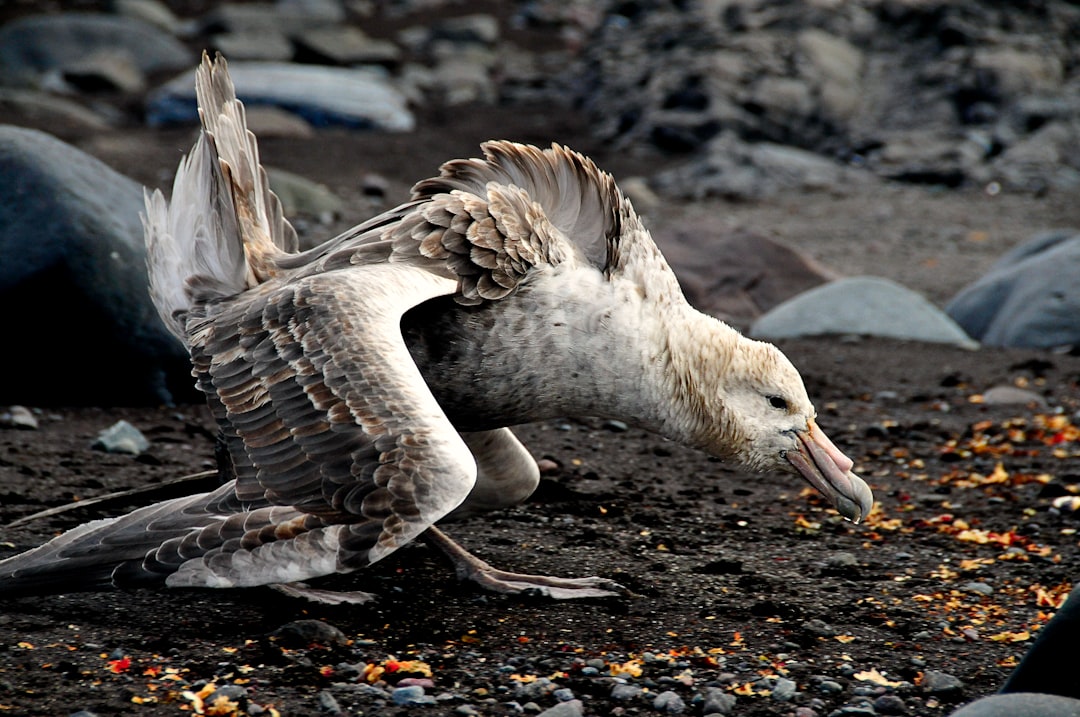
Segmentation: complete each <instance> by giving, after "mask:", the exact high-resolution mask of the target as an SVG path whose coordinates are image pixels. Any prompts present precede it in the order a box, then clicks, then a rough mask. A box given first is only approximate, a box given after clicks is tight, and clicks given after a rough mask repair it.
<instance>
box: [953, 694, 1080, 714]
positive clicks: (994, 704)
mask: <svg viewBox="0 0 1080 717" xmlns="http://www.w3.org/2000/svg"><path fill="white" fill-rule="evenodd" d="M949 717H1080V700H1077V699H1074V698H1072V697H1062V696H1060V695H1048V694H1042V693H1035V692H1010V693H1005V694H997V695H990V696H989V697H983V698H982V699H978V700H975V701H974V702H972V703H970V704H968V705H964V706H963V707H961V708H960V709H958V710H957V711H955V712H953V713H952V714H951V715H949Z"/></svg>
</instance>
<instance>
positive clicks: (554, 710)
mask: <svg viewBox="0 0 1080 717" xmlns="http://www.w3.org/2000/svg"><path fill="white" fill-rule="evenodd" d="M584 714H585V706H584V705H583V704H582V703H581V700H570V701H569V702H560V703H559V704H557V705H555V706H554V707H549V708H548V709H546V710H544V711H543V712H541V713H540V714H539V715H538V717H582V715H584Z"/></svg>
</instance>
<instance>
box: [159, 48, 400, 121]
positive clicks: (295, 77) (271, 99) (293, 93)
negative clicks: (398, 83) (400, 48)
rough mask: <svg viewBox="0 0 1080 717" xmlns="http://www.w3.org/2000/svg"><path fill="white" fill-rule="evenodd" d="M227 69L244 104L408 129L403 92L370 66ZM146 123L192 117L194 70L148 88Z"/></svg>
mask: <svg viewBox="0 0 1080 717" xmlns="http://www.w3.org/2000/svg"><path fill="white" fill-rule="evenodd" d="M229 75H230V76H231V77H232V80H233V84H234V85H235V86H236V96H237V97H239V98H240V99H241V100H243V102H244V104H245V105H247V106H249V107H252V106H256V105H272V106H276V107H280V108H282V109H286V110H289V111H290V112H294V113H296V114H298V115H300V116H301V117H303V118H304V119H306V120H307V121H308V122H310V123H311V124H313V125H315V126H316V127H324V126H328V125H343V126H346V127H357V128H372V129H379V130H385V131H388V132H410V131H412V130H413V128H414V127H415V126H416V119H415V117H414V116H413V114H412V112H411V111H410V110H409V108H408V100H407V99H406V97H405V95H404V94H402V93H401V92H400V91H399V90H397V89H396V88H395V87H394V86H393V85H391V84H390V83H389V82H387V81H386V80H385V79H383V78H382V77H380V76H378V75H377V74H375V73H374V72H368V71H365V70H354V69H350V68H345V67H327V66H322V65H293V64H289V63H279V62H233V63H230V64H229ZM146 116H147V121H148V122H149V123H150V124H151V125H166V124H172V123H184V122H192V123H193V122H198V118H199V115H198V108H197V106H196V103H195V70H194V68H193V69H191V70H190V71H189V72H185V73H183V74H182V75H180V76H179V77H176V78H174V79H173V80H171V81H170V82H168V83H167V84H165V85H163V86H162V87H160V88H158V89H157V90H155V91H154V92H152V93H151V94H150V97H149V98H148V99H147V108H146Z"/></svg>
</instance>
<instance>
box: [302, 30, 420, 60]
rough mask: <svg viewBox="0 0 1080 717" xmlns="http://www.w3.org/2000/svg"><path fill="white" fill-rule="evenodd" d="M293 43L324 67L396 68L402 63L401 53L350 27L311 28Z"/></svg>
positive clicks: (392, 46) (397, 49)
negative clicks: (379, 66) (327, 64)
mask: <svg viewBox="0 0 1080 717" xmlns="http://www.w3.org/2000/svg"><path fill="white" fill-rule="evenodd" d="M293 40H294V42H296V44H297V46H298V47H300V48H301V50H302V51H304V52H306V53H308V54H310V55H311V56H312V57H314V58H315V60H316V61H318V62H323V63H329V64H336V65H360V64H368V63H372V64H381V65H396V64H398V63H399V62H400V61H401V49H400V48H399V47H398V46H397V45H395V44H394V43H393V42H390V41H389V40H378V39H373V38H371V37H368V36H367V35H366V34H365V33H364V32H363V31H361V30H360V29H358V28H356V27H352V26H349V25H343V26H334V27H315V28H310V29H308V30H304V31H303V32H300V33H298V34H297V35H296V36H295V37H294V38H293Z"/></svg>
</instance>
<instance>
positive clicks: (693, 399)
mask: <svg viewBox="0 0 1080 717" xmlns="http://www.w3.org/2000/svg"><path fill="white" fill-rule="evenodd" d="M668 317H669V320H667V321H665V322H664V345H665V347H666V356H665V361H664V362H663V363H662V364H657V365H655V366H651V367H649V368H650V369H652V370H653V371H657V372H658V374H659V375H656V376H655V377H654V378H653V379H652V380H651V381H650V384H651V385H655V386H660V387H661V389H660V390H661V391H662V392H663V395H661V396H658V397H657V398H656V400H655V401H654V404H655V405H657V406H659V407H660V409H661V410H660V413H659V415H658V416H657V417H656V419H657V425H656V426H655V427H654V430H656V431H657V432H658V433H661V434H663V435H665V436H667V437H669V438H671V439H672V440H676V441H679V442H681V443H684V444H687V445H692V446H695V447H698V448H706V447H709V448H714V447H715V446H716V445H726V442H725V441H724V440H723V436H725V435H726V434H728V433H730V431H731V430H732V427H731V426H730V425H729V421H728V420H727V413H726V409H725V408H724V400H723V399H724V389H725V385H726V384H727V383H728V380H729V376H730V373H731V371H732V370H733V369H734V368H736V367H737V366H738V364H739V361H738V355H739V348H740V346H741V344H742V343H743V342H745V341H746V339H745V338H744V337H743V336H742V335H741V334H740V333H739V332H738V331H736V330H735V329H733V328H732V327H730V326H728V325H727V324H725V323H724V322H722V321H720V320H719V319H717V318H715V317H712V316H709V315H707V314H703V313H701V312H700V311H698V310H696V309H694V308H693V307H691V306H690V305H689V304H687V303H685V302H683V303H682V305H681V306H678V307H672V310H671V311H670V312H669V313H668ZM665 395H666V400H665V398H664V396H665Z"/></svg>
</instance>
